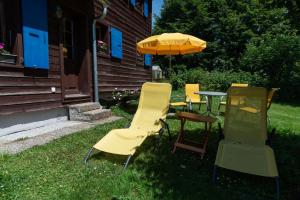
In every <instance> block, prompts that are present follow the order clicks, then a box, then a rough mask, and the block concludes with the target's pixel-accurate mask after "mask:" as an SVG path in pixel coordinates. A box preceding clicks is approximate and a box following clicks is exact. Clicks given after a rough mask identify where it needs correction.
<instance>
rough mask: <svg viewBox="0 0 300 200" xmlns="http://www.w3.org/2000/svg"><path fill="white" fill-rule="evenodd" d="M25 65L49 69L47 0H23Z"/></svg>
mask: <svg viewBox="0 0 300 200" xmlns="http://www.w3.org/2000/svg"><path fill="white" fill-rule="evenodd" d="M22 17H23V47H24V65H25V67H33V68H41V69H49V49H48V14H47V0H22Z"/></svg>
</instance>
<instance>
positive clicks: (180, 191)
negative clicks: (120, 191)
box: [134, 132, 300, 200]
mask: <svg viewBox="0 0 300 200" xmlns="http://www.w3.org/2000/svg"><path fill="white" fill-rule="evenodd" d="M173 134H174V133H173ZM174 140H175V137H174V138H173V142H174ZM273 146H274V149H275V156H276V159H277V166H278V169H279V174H280V179H281V180H280V184H281V194H282V195H281V198H282V199H289V200H298V199H299V198H300V196H299V194H300V185H299V182H300V170H299V169H300V156H299V152H300V136H299V135H296V134H291V133H289V134H287V133H284V132H279V133H278V134H277V135H276V137H275V139H274V143H273ZM217 147H218V135H217V134H216V133H213V134H212V135H211V136H210V138H209V144H208V149H207V150H208V152H207V154H206V155H205V157H204V159H203V160H201V159H200V156H199V155H198V154H196V153H193V152H189V151H185V150H181V149H178V150H177V151H176V153H175V154H172V153H171V149H172V145H171V144H169V143H168V140H167V137H164V138H163V141H162V145H161V147H160V149H159V151H155V149H154V145H153V141H151V140H148V141H147V142H145V143H144V144H143V145H142V147H141V148H140V149H139V150H138V152H137V154H139V153H141V155H140V156H138V157H137V159H136V160H135V161H134V168H137V169H138V170H139V171H143V175H144V177H143V178H144V179H145V182H146V184H147V187H149V190H152V191H153V193H154V196H155V198H156V199H200V198H201V199H251V200H253V199H275V181H274V179H272V178H265V177H259V176H253V175H248V174H243V173H238V172H234V171H231V170H225V169H220V170H219V174H218V183H217V185H214V184H213V183H212V171H213V165H214V161H215V156H216V151H217ZM142 152H143V153H142Z"/></svg>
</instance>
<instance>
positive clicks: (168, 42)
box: [137, 33, 206, 55]
mask: <svg viewBox="0 0 300 200" xmlns="http://www.w3.org/2000/svg"><path fill="white" fill-rule="evenodd" d="M205 48H206V42H205V41H204V40H201V39H199V38H197V37H194V36H191V35H186V34H182V33H163V34H161V35H154V36H151V37H149V38H146V39H144V40H142V41H140V42H139V43H137V50H138V52H139V53H141V54H154V55H178V54H189V53H196V52H200V51H202V50H203V49H205Z"/></svg>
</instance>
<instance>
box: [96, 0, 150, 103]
mask: <svg viewBox="0 0 300 200" xmlns="http://www.w3.org/2000/svg"><path fill="white" fill-rule="evenodd" d="M137 2H138V4H137V6H136V7H135V8H132V7H130V6H129V4H128V1H126V0H111V1H110V6H109V8H108V14H107V16H106V18H105V20H104V22H103V23H104V24H106V25H108V26H109V27H110V26H112V27H116V28H118V29H119V30H120V31H122V33H123V59H122V60H117V59H113V58H111V57H110V56H106V55H103V54H98V82H99V92H100V98H104V99H107V98H109V97H111V94H112V91H113V90H114V88H118V89H120V90H122V89H136V88H140V87H141V85H142V84H143V83H144V82H147V81H151V70H150V69H151V68H149V67H148V68H145V67H144V58H143V56H138V55H137V52H136V42H138V41H140V40H142V39H144V38H146V37H148V36H149V35H150V34H151V23H152V22H151V15H152V13H151V10H152V3H151V2H152V1H149V17H148V18H145V17H144V15H143V9H142V4H141V3H142V2H143V1H142V0H139V1H137ZM101 10H102V8H101V5H100V4H98V3H97V1H96V5H95V13H96V15H99V14H100V13H101Z"/></svg>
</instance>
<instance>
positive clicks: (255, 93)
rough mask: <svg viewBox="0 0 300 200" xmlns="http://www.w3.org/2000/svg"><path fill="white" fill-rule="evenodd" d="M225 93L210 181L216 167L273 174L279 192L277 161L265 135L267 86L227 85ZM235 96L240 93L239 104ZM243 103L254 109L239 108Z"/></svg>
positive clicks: (261, 174) (267, 175)
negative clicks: (254, 108) (223, 112)
mask: <svg viewBox="0 0 300 200" xmlns="http://www.w3.org/2000/svg"><path fill="white" fill-rule="evenodd" d="M227 94H228V95H227V104H226V113H225V122H224V131H223V132H222V129H221V128H220V131H221V138H222V139H221V141H220V142H219V147H218V152H217V156H216V161H215V167H214V175H213V180H214V182H215V181H216V172H217V167H221V168H226V169H230V170H234V171H238V172H243V173H248V174H253V175H259V176H265V177H273V178H275V180H276V189H277V195H278V196H279V176H278V171H277V165H276V161H275V155H274V152H273V149H272V148H271V138H270V137H268V135H267V90H266V89H265V88H255V87H248V88H237V87H231V88H229V90H228V93H227ZM238 97H243V99H244V103H243V104H239V105H236V104H235V103H234V104H233V102H235V99H236V98H238ZM245 104H246V105H247V104H251V105H253V106H254V107H256V108H257V111H256V112H249V111H245V110H242V109H241V108H242V107H244V106H245ZM219 127H220V124H219ZM266 144H268V145H266Z"/></svg>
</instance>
